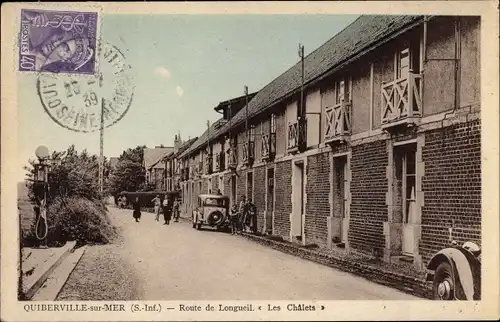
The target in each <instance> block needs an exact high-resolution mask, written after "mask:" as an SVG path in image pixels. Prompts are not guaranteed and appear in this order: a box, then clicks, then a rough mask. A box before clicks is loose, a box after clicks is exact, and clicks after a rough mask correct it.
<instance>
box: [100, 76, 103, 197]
mask: <svg viewBox="0 0 500 322" xmlns="http://www.w3.org/2000/svg"><path fill="white" fill-rule="evenodd" d="M99 88H102V74H101V75H99ZM101 94H102V91H101ZM101 96H102V95H101ZM99 145H100V146H99V192H100V193H101V196H102V193H103V190H104V187H103V186H104V97H103V96H102V97H101V126H100V128H99Z"/></svg>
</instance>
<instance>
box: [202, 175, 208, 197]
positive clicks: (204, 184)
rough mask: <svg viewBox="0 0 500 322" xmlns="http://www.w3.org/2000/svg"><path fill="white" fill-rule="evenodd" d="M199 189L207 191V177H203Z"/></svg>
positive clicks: (203, 191)
mask: <svg viewBox="0 0 500 322" xmlns="http://www.w3.org/2000/svg"><path fill="white" fill-rule="evenodd" d="M201 182H202V184H201V191H202V193H208V178H203V179H202V180H201Z"/></svg>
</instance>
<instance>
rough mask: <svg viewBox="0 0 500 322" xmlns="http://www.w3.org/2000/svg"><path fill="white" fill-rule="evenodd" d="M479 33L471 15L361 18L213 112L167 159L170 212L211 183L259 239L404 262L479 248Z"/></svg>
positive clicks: (420, 262)
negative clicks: (449, 248) (242, 204)
mask: <svg viewBox="0 0 500 322" xmlns="http://www.w3.org/2000/svg"><path fill="white" fill-rule="evenodd" d="M479 39H480V18H479V17H472V16H471V17H465V16H462V17H443V16H426V17H425V16H361V17H360V18H358V19H357V20H356V21H354V22H353V23H352V24H350V25H349V26H348V27H346V28H345V29H344V30H343V31H341V32H340V33H338V34H337V35H335V36H334V37H333V38H331V39H330V40H329V41H327V42H326V43H325V44H323V45H322V46H320V47H319V48H317V49H316V50H314V51H313V52H311V53H310V54H309V55H307V56H306V57H305V59H304V61H303V65H302V63H301V62H298V63H297V64H296V65H295V66H293V67H291V68H290V69H289V70H287V71H285V72H284V73H283V74H282V75H280V76H279V77H277V78H276V79H275V80H273V81H272V82H271V83H269V84H268V85H266V86H265V87H264V88H262V89H261V90H260V91H259V92H258V93H257V94H256V95H251V96H249V97H244V98H241V97H240V98H237V99H235V100H234V104H232V103H231V101H228V102H226V104H222V106H219V110H220V109H222V110H223V111H224V113H223V114H224V117H222V118H221V120H219V121H218V122H216V123H215V124H212V125H211V128H210V129H208V130H207V131H206V132H205V133H204V134H203V135H201V136H200V137H199V138H198V140H197V141H196V142H194V143H193V144H192V145H191V146H190V147H189V149H187V150H186V151H184V152H183V153H182V154H181V155H180V156H179V158H180V162H181V172H182V181H181V189H182V193H183V200H184V204H183V211H184V212H186V213H187V214H190V212H191V211H192V209H193V205H194V204H195V201H196V195H197V194H198V193H203V192H209V191H214V190H215V189H217V188H219V189H221V191H222V192H223V193H224V194H226V195H228V196H230V197H231V200H233V201H234V200H235V199H236V198H239V196H240V195H246V196H249V197H252V199H253V200H254V203H255V204H256V206H257V208H258V225H259V228H260V231H261V232H263V233H269V234H273V235H279V236H282V237H283V238H284V239H286V240H289V241H291V242H295V243H299V244H302V245H307V244H312V243H314V244H317V245H318V246H320V247H325V248H333V247H335V248H339V249H344V250H345V251H346V252H352V251H357V252H364V253H369V254H373V255H375V256H377V257H380V258H383V259H384V260H385V261H391V260H393V259H395V258H402V257H404V258H405V259H407V260H411V261H413V263H414V264H415V265H416V266H417V267H422V265H424V264H425V263H427V261H428V259H429V258H430V256H431V255H432V254H433V253H434V252H436V251H438V250H439V249H441V248H442V247H444V246H445V245H446V244H447V243H448V242H449V240H450V239H454V240H457V241H459V242H463V241H466V240H471V241H474V242H477V243H480V241H481V156H480V150H481V143H480V141H481V138H480V127H481V124H480V91H479V89H480V83H479V82H480V66H479V62H480V48H481V47H480V44H479ZM302 66H303V67H302ZM302 75H303V78H302ZM302 79H303V81H304V82H303V86H302ZM302 88H303V90H302ZM247 101H248V105H247ZM245 106H247V107H246V108H245Z"/></svg>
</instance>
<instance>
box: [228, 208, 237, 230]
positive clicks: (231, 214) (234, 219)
mask: <svg viewBox="0 0 500 322" xmlns="http://www.w3.org/2000/svg"><path fill="white" fill-rule="evenodd" d="M229 220H230V224H231V235H234V234H236V233H237V232H238V221H239V218H238V206H236V204H235V203H234V204H233V205H232V206H231V210H230V212H229Z"/></svg>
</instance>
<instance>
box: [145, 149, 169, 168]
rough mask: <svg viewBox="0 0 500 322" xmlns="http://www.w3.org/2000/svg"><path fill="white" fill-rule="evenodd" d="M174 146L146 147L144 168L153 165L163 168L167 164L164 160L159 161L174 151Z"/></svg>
mask: <svg viewBox="0 0 500 322" xmlns="http://www.w3.org/2000/svg"><path fill="white" fill-rule="evenodd" d="M173 150H174V148H173V147H163V148H154V149H150V148H145V149H144V168H146V169H150V168H151V167H156V168H163V167H165V165H164V164H163V162H158V161H160V160H162V159H163V157H164V156H165V155H166V154H168V153H170V152H172V151H173Z"/></svg>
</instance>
